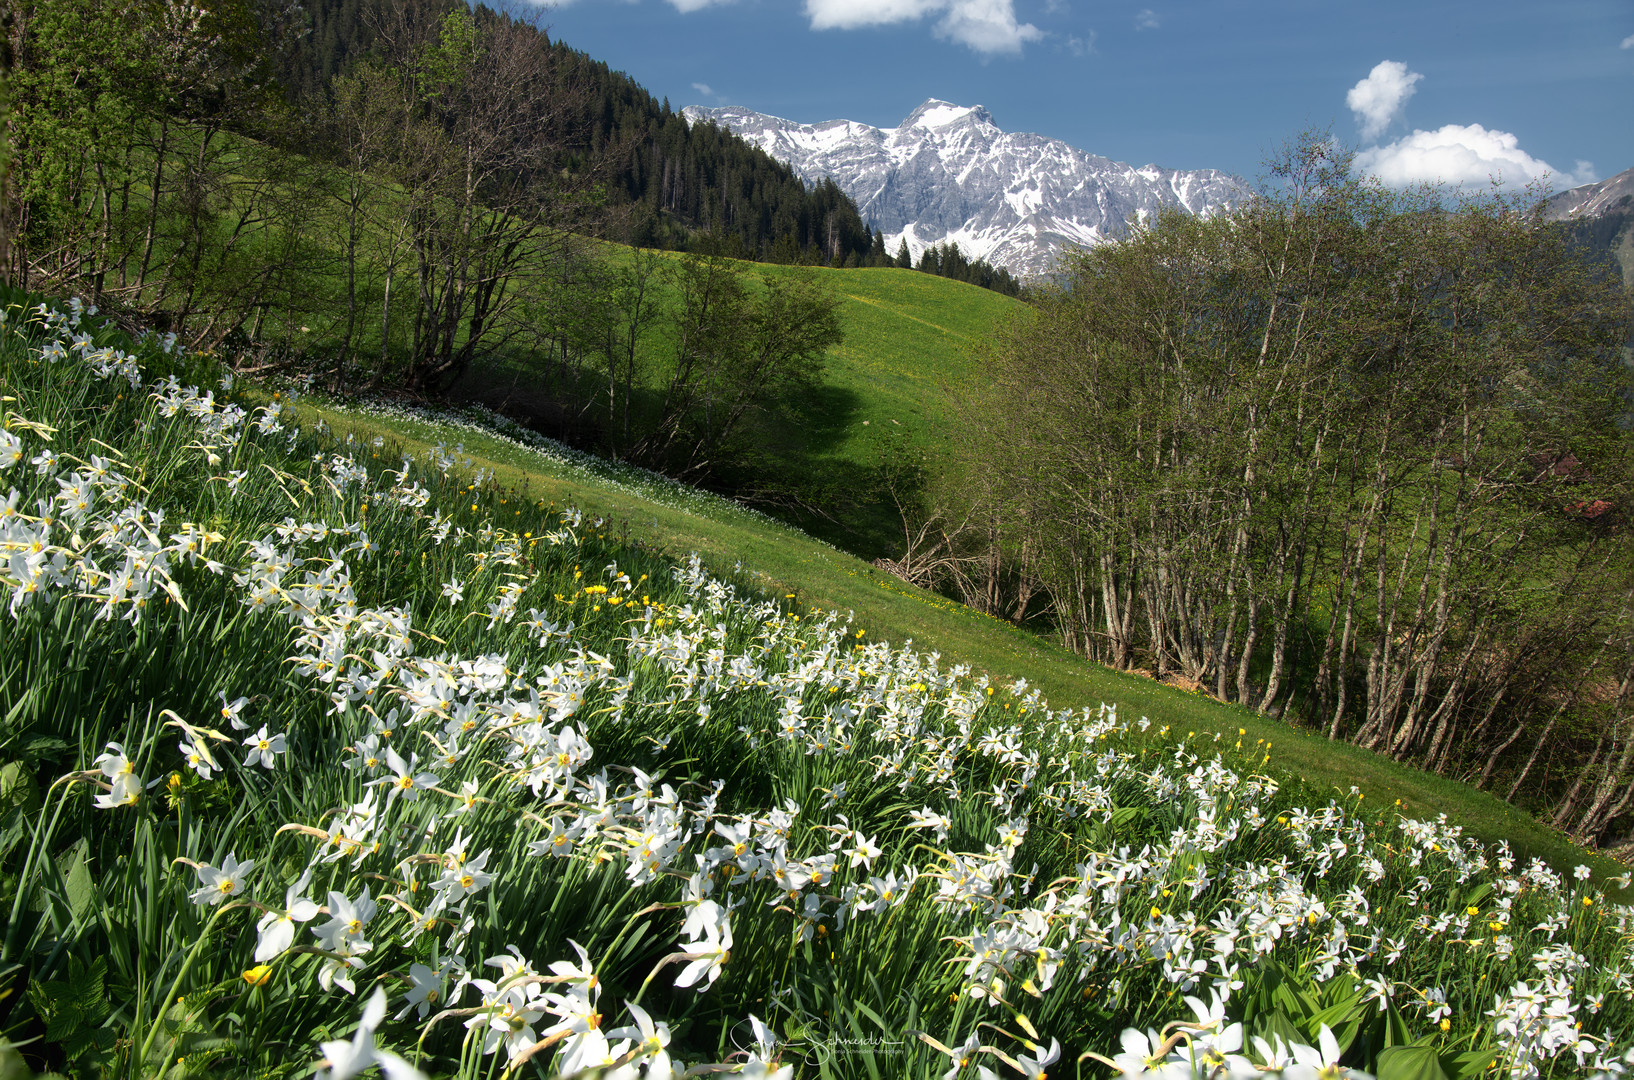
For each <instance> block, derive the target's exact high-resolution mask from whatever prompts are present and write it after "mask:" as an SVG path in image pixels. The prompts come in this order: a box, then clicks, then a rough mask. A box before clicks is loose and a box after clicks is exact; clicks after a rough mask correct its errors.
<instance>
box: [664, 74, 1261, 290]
mask: <svg viewBox="0 0 1634 1080" xmlns="http://www.w3.org/2000/svg"><path fill="white" fill-rule="evenodd" d="M683 113H684V115H685V116H686V117H687V119H688V120H690V121H692V122H694V123H696V122H700V121H713V122H714V123H716V124H719V125H720V126H721V127H723V128H726V129H727V130H729V131H731V132H732V133H733V134H735V135H737V136H739V137H740V138H743V139H745V140H747V141H749V142H752V143H754V144H755V145H756V146H759V147H760V148H761V149H763V150H765V151H766V152H767V153H768V154H770V155H771V156H772V157H774V158H776V159H778V160H779V161H782V162H785V163H787V164H788V165H789V166H790V167H791V168H793V169H794V171H795V172H796V173H798V174H799V175H800V177H801V178H802V179H804V180H806V181H807V182H808V183H815V182H817V181H820V180H822V179H823V178H825V177H828V178H832V179H833V181H834V182H835V183H836V184H838V185H839V186H840V188H841V190H843V191H844V192H845V193H846V194H847V195H849V196H851V198H852V199H853V200H855V202H856V204H857V208H858V209H859V210H861V211H862V215H863V218H864V219H865V220H868V221H870V222H872V223H873V225H874V227H875V228H876V229H880V230H882V231H883V232H884V233H885V237H886V245H887V250H889V251H890V252H892V253H893V254H894V253H895V252H896V249H897V246H898V244H899V243H900V242H901V241H902V240H903V239H906V240H907V242H908V249H909V251H911V252H912V253H913V256H914V258H915V259H917V258H918V257H919V255H920V253H921V252H923V251H924V249H925V248H927V247H930V246H931V245H933V244H939V243H943V242H945V241H953V242H956V243H957V244H958V245H959V249H960V250H961V251H963V252H964V253H965V254H966V255H967V256H970V257H972V258H980V259H986V260H987V261H988V262H990V263H993V264H995V265H998V266H1004V267H1006V268H1008V269H1009V270H1010V272H1011V273H1013V274H1016V275H1018V276H1022V277H1037V276H1039V275H1041V274H1044V273H1047V272H1048V271H1049V270H1050V268H1051V266H1052V265H1053V264H1054V261H1055V258H1056V255H1057V253H1058V251H1059V250H1060V249H1061V247H1062V246H1063V245H1067V244H1075V245H1083V246H1089V245H1093V244H1098V243H1102V242H1104V241H1106V240H1109V239H1112V238H1114V237H1117V236H1120V235H1122V233H1123V232H1124V230H1125V229H1126V228H1127V227H1128V226H1129V225H1130V224H1131V223H1134V222H1138V221H1142V220H1146V219H1149V218H1151V217H1152V216H1155V215H1156V214H1157V213H1158V212H1159V211H1161V210H1163V209H1164V208H1167V207H1173V208H1175V209H1179V210H1184V211H1186V212H1187V213H1192V214H1202V215H1208V214H1213V213H1215V212H1217V211H1220V210H1224V209H1229V208H1231V207H1234V206H1238V205H1240V204H1241V203H1242V202H1243V201H1244V200H1246V199H1247V198H1248V196H1249V194H1250V191H1249V188H1248V185H1247V184H1245V183H1243V181H1242V180H1241V179H1239V178H1238V177H1235V176H1232V175H1230V174H1228V173H1224V172H1219V171H1217V170H1214V169H1203V170H1192V171H1186V170H1175V169H1163V168H1159V167H1158V166H1156V165H1145V166H1142V167H1140V168H1135V167H1133V166H1131V165H1127V164H1125V163H1123V162H1121V161H1113V160H1111V159H1109V158H1104V157H1100V156H1099V155H1096V154H1090V153H1086V152H1085V151H1083V150H1079V149H1077V148H1076V147H1073V146H1069V145H1067V144H1066V143H1064V142H1062V141H1061V140H1059V139H1051V138H1047V137H1045V136H1043V135H1032V134H1017V133H1011V132H1006V131H1003V130H1001V129H1000V128H999V126H998V124H997V123H996V122H995V121H994V120H993V117H992V115H991V114H990V113H989V112H988V111H987V110H986V109H984V108H982V107H981V106H979V105H977V106H962V105H955V104H953V103H952V102H947V101H940V100H937V99H936V98H931V99H930V100H928V101H926V102H925V103H924V104H923V105H920V106H919V108H917V109H915V110H914V111H913V112H912V113H910V114H909V115H908V117H907V118H906V119H904V120H903V121H902V123H900V124H899V125H897V126H896V127H894V128H877V127H873V126H872V125H869V124H860V123H856V122H854V121H850V120H830V121H827V122H824V123H820V124H800V123H796V122H794V121H792V120H784V119H782V118H781V117H776V116H768V115H766V114H764V113H757V112H754V111H752V110H749V109H743V108H738V107H735V106H727V107H723V108H716V109H706V108H700V107H699V106H696V105H694V106H689V107H688V108H686V109H685V110H683Z"/></svg>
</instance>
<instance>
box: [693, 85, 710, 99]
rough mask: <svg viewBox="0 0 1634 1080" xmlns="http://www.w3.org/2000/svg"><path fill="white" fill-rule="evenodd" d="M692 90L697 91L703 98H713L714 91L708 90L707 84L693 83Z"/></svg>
mask: <svg viewBox="0 0 1634 1080" xmlns="http://www.w3.org/2000/svg"><path fill="white" fill-rule="evenodd" d="M692 89H694V90H696V91H698V93H700V94H702V95H703V96H704V97H714V96H715V91H714V90H712V89H711V88H710V86H709V84H708V83H702V82H695V83H693V84H692Z"/></svg>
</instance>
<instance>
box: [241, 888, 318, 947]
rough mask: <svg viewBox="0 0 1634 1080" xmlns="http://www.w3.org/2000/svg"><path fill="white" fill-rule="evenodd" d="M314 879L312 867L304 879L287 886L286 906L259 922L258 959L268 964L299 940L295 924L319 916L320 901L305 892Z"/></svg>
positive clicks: (285, 893) (257, 928) (257, 927)
mask: <svg viewBox="0 0 1634 1080" xmlns="http://www.w3.org/2000/svg"><path fill="white" fill-rule="evenodd" d="M311 883H312V871H311V870H308V871H307V872H306V873H304V874H302V875H301V877H300V880H299V881H297V882H295V884H293V885H291V886H290V887H289V888H287V889H285V890H284V910H283V911H269V912H267V913H266V914H265V915H263V916H261V921H260V922H259V923H257V924H256V927H255V929H256V935H257V936H256V942H255V962H256V963H257V964H264V963H266V962H267V961H268V960H271V959H272V958H273V957H275V956H281V955H283V953H284V952H286V951H287V950H288V949H289V947H290V946H291V945H293V944H295V924H296V923H304V922H310V921H312V920H313V919H315V918H317V915H318V905H317V904H315V903H313V902H312V901H311V900H308V899H307V898H306V897H305V896H304V895H302V894H304V893H305V892H306V887H307V886H308V885H310V884H311Z"/></svg>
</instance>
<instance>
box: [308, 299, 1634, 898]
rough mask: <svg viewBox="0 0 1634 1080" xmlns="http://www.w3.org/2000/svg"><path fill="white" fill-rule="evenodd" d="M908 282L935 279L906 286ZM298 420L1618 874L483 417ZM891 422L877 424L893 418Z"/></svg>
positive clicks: (1454, 789) (384, 415) (1511, 812)
mask: <svg viewBox="0 0 1634 1080" xmlns="http://www.w3.org/2000/svg"><path fill="white" fill-rule="evenodd" d="M904 276H905V277H907V276H908V275H904ZM911 280H914V281H921V280H930V279H926V278H925V277H924V275H912V276H911ZM864 370H866V369H864ZM921 377H923V373H921ZM859 378H860V376H859ZM297 408H298V412H299V413H300V414H301V415H304V416H307V417H309V418H311V419H314V420H320V421H322V422H323V423H324V424H325V425H327V426H328V428H329V429H330V430H331V431H332V432H333V433H334V434H335V436H336V437H338V438H341V439H343V440H347V439H351V440H355V441H358V442H362V443H365V444H366V443H369V442H371V441H373V440H374V439H376V438H380V439H384V440H387V441H388V442H389V444H390V445H392V446H393V447H397V448H400V450H401V452H402V453H406V454H409V455H411V456H412V455H423V454H425V453H427V452H428V451H430V450H431V448H433V447H438V446H448V447H458V449H459V453H460V455H462V459H463V460H464V463H465V467H466V468H467V469H470V470H475V471H477V472H478V473H479V474H480V475H481V476H483V477H486V478H487V482H488V483H490V484H498V485H500V486H502V487H506V488H514V489H516V490H517V491H519V492H521V493H523V494H524V495H525V497H526V498H528V499H534V500H539V499H542V500H545V501H546V502H547V503H549V504H550V505H554V506H572V507H576V508H578V509H580V510H582V511H583V512H584V513H585V514H586V515H589V516H592V517H594V518H596V519H601V520H604V521H605V523H606V528H607V529H608V530H609V531H610V532H611V533H613V534H615V535H618V536H627V537H634V538H638V539H639V540H640V541H641V542H643V543H649V544H652V545H654V546H655V547H656V548H658V549H659V550H661V551H664V552H667V553H669V554H670V555H671V556H672V557H677V558H684V557H686V556H688V555H690V554H692V553H694V552H696V553H698V554H701V555H702V556H703V557H704V558H705V560H706V562H707V563H708V564H709V565H711V566H714V567H717V568H720V569H721V570H723V571H726V572H729V573H732V574H738V575H742V576H743V578H744V579H745V580H746V581H748V582H749V583H751V584H752V585H754V586H755V587H757V588H761V589H764V590H766V591H767V592H769V593H772V594H776V595H781V594H785V593H792V594H793V596H794V597H795V599H796V601H797V603H798V605H799V606H800V607H801V608H805V607H807V606H815V607H818V608H821V609H824V610H830V611H842V612H846V613H848V615H849V616H850V617H852V618H854V619H855V620H856V622H857V624H858V626H860V627H862V628H863V629H864V630H865V631H866V634H867V636H868V640H875V641H878V640H886V641H891V642H894V643H897V644H902V643H905V642H912V643H913V644H914V645H915V646H916V647H918V648H921V649H926V650H930V651H933V652H935V653H938V654H940V655H941V656H943V657H944V658H946V659H947V660H948V661H949V662H963V663H967V664H971V665H973V666H974V667H975V669H976V670H978V671H984V672H987V673H989V674H990V675H991V676H992V677H994V678H1009V677H1016V676H1024V677H1025V678H1026V679H1027V680H1028V682H1029V684H1030V685H1032V686H1034V687H1036V688H1038V689H1039V690H1040V691H1042V692H1043V694H1044V695H1045V696H1046V697H1048V698H1049V700H1050V701H1051V702H1052V703H1056V704H1058V705H1066V706H1068V707H1081V706H1096V705H1099V704H1100V703H1102V702H1107V703H1113V704H1116V705H1117V706H1118V708H1119V709H1120V710H1121V713H1122V715H1124V716H1126V717H1129V716H1132V717H1134V718H1140V717H1150V718H1151V719H1152V720H1153V722H1154V723H1155V724H1157V725H1159V726H1162V727H1165V728H1168V729H1170V730H1172V731H1174V732H1180V731H1181V730H1185V731H1188V732H1189V731H1195V732H1200V733H1202V735H1203V737H1205V738H1208V739H1215V740H1218V741H1222V742H1227V743H1235V742H1236V741H1237V740H1238V739H1242V740H1244V741H1245V743H1246V742H1249V741H1250V740H1252V743H1251V745H1264V746H1266V748H1267V750H1268V752H1269V753H1271V754H1272V761H1273V763H1274V764H1272V765H1271V766H1270V768H1271V771H1272V772H1274V774H1275V775H1276V776H1278V778H1279V779H1280V780H1282V781H1283V782H1285V783H1297V784H1301V785H1306V786H1307V787H1306V788H1304V789H1303V790H1308V791H1309V793H1310V795H1311V796H1312V797H1313V798H1323V799H1325V798H1327V797H1328V796H1329V794H1330V793H1343V792H1348V791H1349V789H1350V788H1351V786H1352V785H1355V786H1357V787H1358V788H1359V789H1360V790H1361V791H1362V792H1363V793H1364V795H1365V796H1366V799H1367V800H1370V801H1371V802H1372V803H1373V804H1375V805H1378V806H1381V807H1392V806H1394V805H1395V804H1396V800H1400V801H1401V806H1402V807H1403V808H1404V809H1407V810H1410V811H1411V812H1413V813H1416V814H1422V815H1425V816H1435V815H1440V814H1446V815H1447V816H1448V818H1449V819H1450V820H1452V821H1455V822H1457V823H1459V824H1460V825H1462V826H1463V827H1464V828H1465V829H1466V830H1467V832H1468V833H1469V834H1470V835H1472V836H1476V837H1479V838H1480V839H1482V840H1483V841H1485V842H1488V843H1495V842H1497V841H1500V840H1502V841H1505V842H1507V843H1508V844H1510V845H1511V846H1512V847H1513V848H1514V849H1515V850H1516V851H1517V852H1525V853H1529V854H1534V855H1537V856H1539V857H1542V858H1545V859H1547V860H1549V861H1550V862H1551V863H1553V864H1555V865H1557V866H1562V867H1564V866H1566V865H1567V864H1568V863H1571V862H1574V861H1586V862H1588V863H1590V864H1591V865H1593V866H1594V867H1595V868H1596V872H1597V873H1599V874H1605V875H1612V874H1616V873H1619V872H1620V870H1621V868H1620V867H1619V866H1618V864H1617V863H1615V862H1614V861H1612V860H1610V859H1608V858H1606V857H1605V856H1604V855H1602V854H1600V853H1598V852H1593V851H1590V850H1588V849H1585V848H1582V847H1580V846H1578V845H1576V844H1573V843H1571V842H1569V841H1567V840H1566V839H1565V838H1563V837H1562V836H1561V835H1560V834H1559V833H1557V832H1555V831H1554V830H1551V829H1548V828H1546V827H1544V826H1542V825H1540V824H1539V823H1537V822H1535V821H1534V820H1533V819H1532V818H1531V817H1530V816H1529V815H1527V814H1526V813H1525V812H1524V811H1520V810H1517V809H1515V808H1514V807H1512V806H1510V805H1508V804H1506V803H1504V802H1502V801H1501V800H1499V799H1497V798H1495V797H1493V796H1492V795H1490V794H1487V793H1485V792H1481V791H1477V790H1475V789H1474V788H1471V787H1469V786H1468V785H1465V784H1460V783H1457V782H1456V781H1452V780H1448V779H1445V778H1442V777H1438V776H1434V775H1431V774H1428V773H1424V772H1421V771H1419V770H1416V769H1411V768H1408V767H1406V766H1403V765H1400V764H1397V763H1395V762H1393V761H1391V760H1389V759H1388V758H1387V757H1385V756H1383V755H1379V754H1374V753H1371V752H1369V751H1366V750H1362V749H1359V748H1357V747H1355V746H1352V745H1350V744H1348V743H1344V742H1333V741H1329V740H1327V739H1325V738H1322V737H1321V736H1320V735H1318V734H1312V733H1307V732H1303V731H1300V730H1298V729H1296V728H1294V727H1292V726H1290V725H1288V724H1285V723H1282V722H1279V721H1277V720H1275V719H1272V718H1269V717H1266V716H1263V715H1260V714H1258V713H1255V712H1253V711H1251V710H1249V709H1245V708H1241V707H1238V706H1235V705H1226V704H1221V703H1220V702H1217V701H1215V700H1213V699H1211V698H1209V697H1207V696H1205V695H1201V694H1197V693H1192V692H1188V691H1186V690H1182V689H1178V688H1175V687H1171V686H1167V685H1163V684H1160V683H1156V682H1154V681H1152V680H1151V679H1149V678H1145V677H1142V676H1140V675H1136V674H1125V673H1122V672H1117V671H1113V670H1111V669H1109V668H1105V667H1102V666H1100V665H1098V664H1093V663H1090V662H1088V661H1086V660H1084V659H1083V658H1082V657H1079V656H1076V655H1074V654H1073V653H1072V652H1070V651H1069V650H1067V649H1064V648H1062V647H1061V646H1060V645H1058V644H1057V643H1056V642H1054V641H1053V640H1049V639H1046V638H1042V637H1040V636H1038V635H1035V634H1030V633H1027V632H1024V631H1022V630H1018V629H1016V628H1015V627H1013V626H1011V625H1010V624H1009V623H1007V622H1004V621H1003V620H1000V619H995V618H992V617H989V616H985V615H982V614H979V613H977V612H975V611H973V610H971V609H970V608H967V607H965V606H964V605H962V604H959V603H957V602H954V601H951V600H949V599H947V598H946V597H943V596H939V595H937V594H935V593H930V592H926V591H924V590H922V589H917V588H914V587H913V586H910V585H907V584H905V583H904V582H902V581H900V580H898V579H897V578H895V577H893V576H891V575H890V574H888V573H885V572H884V571H881V570H879V569H876V568H875V567H873V566H872V565H870V564H869V563H868V562H866V561H864V560H863V559H861V558H858V557H856V556H854V555H850V554H848V553H846V552H844V551H841V550H838V549H836V548H835V547H833V546H831V545H829V544H827V543H824V542H822V541H820V540H816V539H814V538H813V537H811V536H808V535H807V534H804V533H802V532H800V531H799V530H797V529H794V528H792V527H790V526H788V525H786V524H784V523H782V522H779V521H776V520H774V519H771V518H768V517H766V516H764V515H761V514H757V513H753V512H750V511H747V510H745V509H744V508H742V507H741V506H738V505H737V504H734V503H732V502H729V501H726V500H723V499H720V498H718V497H715V496H711V495H709V494H707V493H703V492H699V491H697V490H695V489H692V488H688V487H685V486H683V485H678V484H675V483H673V482H672V481H669V480H666V479H664V478H662V477H659V476H656V475H654V474H652V473H647V472H645V471H643V470H639V469H633V468H628V467H621V466H618V465H615V464H612V463H609V462H606V461H604V460H602V459H599V458H594V457H590V456H587V455H582V454H577V453H574V452H572V451H569V450H567V449H566V448H564V447H561V446H559V445H553V444H551V443H550V442H549V441H548V440H544V439H541V438H540V437H539V436H537V435H534V434H533V433H531V432H528V431H526V430H524V429H520V428H516V427H514V426H513V427H510V428H509V429H508V430H509V434H504V432H505V431H506V430H507V429H506V428H505V426H504V425H503V424H502V423H501V424H500V425H499V426H498V427H497V429H496V427H495V426H494V421H493V420H492V419H481V418H480V417H479V418H477V419H476V420H469V419H467V420H462V419H460V418H459V417H457V416H454V417H442V416H439V415H438V414H436V413H434V412H419V411H414V410H404V409H401V408H393V407H389V406H388V407H383V408H370V409H364V410H358V409H344V408H341V407H339V406H337V405H335V404H333V403H325V402H322V401H319V400H316V399H308V400H306V401H303V402H302V403H301V404H300V405H299V406H298V407H297ZM890 411H891V410H889V409H885V410H881V411H877V412H876V413H875V415H880V416H885V417H886V420H887V422H888V419H889V416H888V415H887V414H888V413H889V412H890ZM869 426H873V425H872V424H870V425H869ZM1239 729H1240V731H1241V734H1239Z"/></svg>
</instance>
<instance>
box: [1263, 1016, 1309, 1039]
mask: <svg viewBox="0 0 1634 1080" xmlns="http://www.w3.org/2000/svg"><path fill="white" fill-rule="evenodd" d="M1254 1034H1255V1035H1258V1036H1259V1037H1260V1038H1262V1039H1264V1040H1265V1041H1266V1042H1272V1041H1273V1040H1274V1039H1281V1040H1282V1041H1283V1043H1284V1044H1286V1045H1289V1046H1292V1045H1293V1044H1294V1043H1307V1044H1308V1043H1310V1041H1311V1037H1310V1036H1309V1035H1307V1034H1305V1032H1303V1031H1301V1030H1300V1028H1299V1025H1298V1024H1295V1023H1294V1022H1293V1021H1292V1020H1290V1019H1289V1018H1288V1015H1287V1014H1286V1013H1284V1012H1283V1011H1282V1010H1280V1009H1275V1010H1272V1011H1271V1012H1268V1013H1265V1014H1264V1015H1262V1016H1261V1017H1260V1018H1259V1020H1258V1022H1257V1023H1256V1024H1255V1025H1254Z"/></svg>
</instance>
